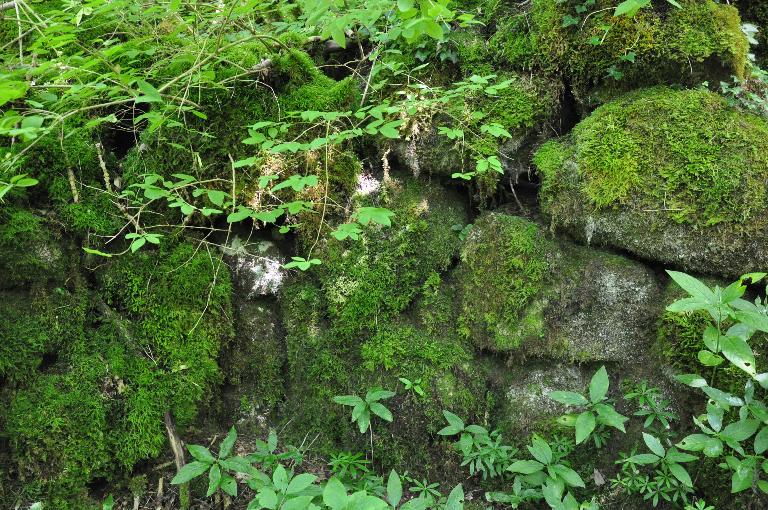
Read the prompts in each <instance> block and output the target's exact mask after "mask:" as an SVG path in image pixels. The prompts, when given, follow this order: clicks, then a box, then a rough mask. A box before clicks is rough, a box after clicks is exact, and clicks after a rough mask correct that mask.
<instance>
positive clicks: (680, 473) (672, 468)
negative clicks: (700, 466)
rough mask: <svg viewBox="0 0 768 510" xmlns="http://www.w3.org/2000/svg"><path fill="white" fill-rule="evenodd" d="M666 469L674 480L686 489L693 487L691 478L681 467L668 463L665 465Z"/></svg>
mask: <svg viewBox="0 0 768 510" xmlns="http://www.w3.org/2000/svg"><path fill="white" fill-rule="evenodd" d="M667 467H668V468H669V472H670V473H672V475H674V477H675V478H677V479H678V480H680V481H681V482H683V484H684V485H685V486H686V487H693V482H692V481H691V477H690V475H689V474H688V471H686V470H685V468H684V467H683V466H681V465H680V464H675V463H669V464H667Z"/></svg>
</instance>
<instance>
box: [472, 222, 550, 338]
mask: <svg viewBox="0 0 768 510" xmlns="http://www.w3.org/2000/svg"><path fill="white" fill-rule="evenodd" d="M499 240H502V242H501V243H499ZM549 243H550V242H549V241H547V239H546V238H545V237H544V234H543V232H542V230H541V229H540V228H539V227H538V226H537V225H535V224H533V223H531V222H529V221H527V220H525V219H523V218H519V217H516V216H509V215H503V214H487V215H484V216H482V217H481V218H480V219H479V220H478V221H476V222H475V224H474V227H473V228H472V230H471V231H470V233H469V235H468V236H467V239H466V241H465V244H464V246H463V248H462V250H461V261H462V265H461V266H460V269H459V272H458V275H457V282H458V285H459V289H460V290H459V293H460V295H461V316H460V317H459V324H460V331H461V333H462V334H463V335H464V336H466V337H467V338H472V340H473V341H474V342H475V343H476V345H477V346H478V347H480V348H484V349H492V350H495V351H510V350H514V349H516V348H519V347H520V346H521V343H522V342H523V340H524V336H523V335H524V334H530V333H531V332H534V333H535V334H536V335H537V336H538V335H540V334H542V331H541V329H540V325H538V322H537V320H536V318H537V317H540V315H541V313H540V311H539V312H535V311H534V312H535V313H532V314H530V315H529V317H528V318H526V321H525V323H524V324H521V323H520V322H519V320H520V318H521V316H522V315H523V313H526V312H525V311H526V308H528V307H529V306H531V305H532V303H533V299H534V297H535V296H536V295H537V294H538V293H539V292H540V291H541V289H542V288H543V286H544V280H545V277H546V274H547V271H548V270H549V263H548V261H547V251H548V250H549V249H550V245H549ZM489 296H492V298H490V299H489ZM533 323H536V324H533Z"/></svg>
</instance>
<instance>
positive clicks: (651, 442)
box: [643, 432, 666, 457]
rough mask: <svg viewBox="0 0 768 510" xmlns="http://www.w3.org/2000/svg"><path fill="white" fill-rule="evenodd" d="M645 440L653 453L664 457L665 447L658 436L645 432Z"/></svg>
mask: <svg viewBox="0 0 768 510" xmlns="http://www.w3.org/2000/svg"><path fill="white" fill-rule="evenodd" d="M643 441H645V444H646V446H648V449H649V450H651V451H652V452H653V453H655V454H656V455H658V456H659V457H664V454H665V453H666V452H665V450H664V447H663V446H662V445H661V441H659V440H658V438H656V437H654V436H652V435H650V434H646V433H645V432H643Z"/></svg>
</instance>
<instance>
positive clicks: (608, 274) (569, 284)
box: [454, 213, 660, 364]
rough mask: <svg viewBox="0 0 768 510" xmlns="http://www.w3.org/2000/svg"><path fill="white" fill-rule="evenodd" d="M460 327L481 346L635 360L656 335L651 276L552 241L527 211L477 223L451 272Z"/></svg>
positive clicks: (513, 353) (526, 353)
mask: <svg viewBox="0 0 768 510" xmlns="http://www.w3.org/2000/svg"><path fill="white" fill-rule="evenodd" d="M454 278H455V282H456V286H457V288H458V293H459V295H460V303H461V314H460V316H459V321H458V327H459V331H460V332H461V333H462V334H463V336H465V337H467V338H469V339H471V340H472V342H473V343H474V344H475V345H476V346H477V347H478V348H480V349H488V350H491V351H494V352H500V353H506V355H507V356H509V363H510V364H521V363H522V362H523V360H525V359H526V358H531V357H532V358H554V359H560V360H566V361H631V360H632V358H633V356H635V353H636V352H637V351H638V350H642V349H643V348H645V347H646V345H647V344H649V342H650V341H652V339H653V338H654V336H655V335H654V322H655V318H656V317H657V316H658V304H657V303H658V296H659V292H660V290H659V288H658V284H657V283H656V279H655V275H654V274H653V272H652V271H650V270H649V269H647V268H645V267H643V266H642V265H640V264H638V263H636V262H632V261H630V260H628V259H626V258H623V257H620V256H617V255H611V254H608V253H604V252H600V251H598V250H590V249H586V248H582V247H580V246H576V245H573V244H571V243H568V242H565V241H563V242H556V241H554V240H552V239H550V238H549V237H548V236H547V233H546V231H545V230H544V229H543V228H541V227H540V226H539V225H537V224H535V223H532V222H530V221H528V220H526V219H524V218H521V217H517V216H510V215H506V214H502V213H489V214H486V215H484V216H482V217H481V218H480V219H479V220H478V221H476V222H475V224H474V226H473V227H472V230H471V231H470V233H469V235H468V236H467V239H466V241H465V243H464V246H463V247H462V250H461V263H460V264H459V265H458V266H457V268H456V272H455V274H454Z"/></svg>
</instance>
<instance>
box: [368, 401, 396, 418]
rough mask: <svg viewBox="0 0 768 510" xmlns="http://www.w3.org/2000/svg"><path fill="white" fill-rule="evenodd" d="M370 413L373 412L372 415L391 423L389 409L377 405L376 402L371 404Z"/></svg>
mask: <svg viewBox="0 0 768 510" xmlns="http://www.w3.org/2000/svg"><path fill="white" fill-rule="evenodd" d="M371 412H373V414H375V415H376V416H378V417H379V418H381V419H382V420H385V421H389V422H391V421H392V413H391V412H390V411H389V409H387V408H386V407H384V406H383V405H381V404H379V403H378V402H373V403H372V404H371Z"/></svg>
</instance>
